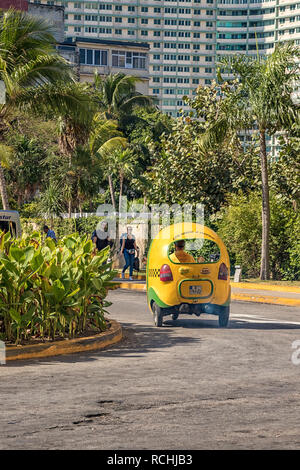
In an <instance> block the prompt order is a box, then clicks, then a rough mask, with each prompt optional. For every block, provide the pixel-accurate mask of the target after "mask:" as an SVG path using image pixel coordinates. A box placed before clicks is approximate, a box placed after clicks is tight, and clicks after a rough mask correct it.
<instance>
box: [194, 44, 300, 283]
mask: <svg viewBox="0 0 300 470" xmlns="http://www.w3.org/2000/svg"><path fill="white" fill-rule="evenodd" d="M299 57H300V52H299V48H297V47H296V46H294V45H292V44H285V45H278V46H277V47H276V49H275V51H274V52H273V53H272V54H271V55H269V56H267V57H266V56H263V57H259V56H258V57H249V56H245V55H240V56H229V57H225V58H223V60H222V61H221V67H222V68H223V69H225V70H226V71H227V72H229V73H231V74H233V75H234V76H235V80H234V81H233V82H232V88H231V91H232V93H231V94H230V93H229V94H228V95H227V96H226V97H225V99H224V106H223V109H222V108H221V112H220V113H219V115H218V116H216V120H215V122H214V123H213V124H212V125H211V127H210V128H208V130H207V132H206V133H205V135H204V136H203V138H202V144H203V145H204V146H205V145H207V144H208V145H209V144H210V145H213V144H214V143H215V142H221V141H225V140H226V139H227V138H228V135H230V133H232V132H236V131H241V130H245V129H246V128H248V129H254V128H255V129H257V131H258V134H259V150H260V161H261V181H262V246H261V270H260V278H261V279H263V280H264V279H269V277H270V268H269V264H270V263H269V232H270V203H269V181H268V156H267V146H266V135H269V136H271V135H273V134H275V133H276V132H278V131H284V130H286V129H288V128H289V127H290V126H291V124H292V122H294V121H295V119H296V118H297V114H299V109H297V106H296V105H295V104H294V103H293V101H292V99H291V94H292V92H293V88H294V86H295V82H296V81H297V80H299V68H298V67H299V66H298V65H297V61H296V59H297V58H299ZM221 93H222V86H221Z"/></svg>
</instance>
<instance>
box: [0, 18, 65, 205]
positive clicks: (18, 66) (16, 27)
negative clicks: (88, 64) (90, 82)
mask: <svg viewBox="0 0 300 470" xmlns="http://www.w3.org/2000/svg"><path fill="white" fill-rule="evenodd" d="M52 33H53V28H52V27H51V26H50V25H49V23H48V22H46V21H44V20H42V19H40V18H37V17H31V16H30V15H27V14H25V13H23V12H19V11H15V10H12V9H11V10H8V11H5V12H3V11H2V12H1V13H0V79H1V80H3V81H4V84H5V88H6V103H5V104H4V105H1V107H0V134H1V133H3V131H4V130H5V129H6V127H7V123H8V122H9V116H10V113H11V112H12V111H13V110H14V109H16V108H21V107H22V106H26V105H30V104H32V98H31V99H30V96H32V90H35V89H37V88H43V87H44V85H45V84H49V83H53V82H57V81H65V80H70V79H71V69H70V67H69V65H68V64H67V62H66V61H65V60H64V59H63V58H62V57H61V56H59V55H58V53H57V52H56V49H55V39H54V37H53V34H52ZM34 105H35V106H37V105H38V103H34ZM0 190H1V195H2V202H3V208H4V209H8V208H9V204H8V198H7V192H6V186H5V180H4V174H3V167H2V165H1V164H0Z"/></svg>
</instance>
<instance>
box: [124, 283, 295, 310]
mask: <svg viewBox="0 0 300 470" xmlns="http://www.w3.org/2000/svg"><path fill="white" fill-rule="evenodd" d="M119 287H120V288H121V289H130V290H139V291H146V284H135V283H134V282H122V283H121V284H120V285H119ZM231 300H242V301H244V302H260V303H264V304H274V305H286V306H290V307H300V299H299V300H298V299H290V298H288V297H269V296H264V295H250V294H233V293H232V294H231Z"/></svg>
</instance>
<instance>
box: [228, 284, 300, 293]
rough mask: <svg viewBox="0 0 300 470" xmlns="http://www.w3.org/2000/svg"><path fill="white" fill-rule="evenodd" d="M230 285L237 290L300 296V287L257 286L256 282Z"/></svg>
mask: <svg viewBox="0 0 300 470" xmlns="http://www.w3.org/2000/svg"><path fill="white" fill-rule="evenodd" d="M230 285H231V287H236V288H237V289H256V290H271V291H277V292H290V293H292V294H298V293H299V294H300V287H296V286H295V287H291V286H276V285H275V284H255V283H254V282H231V283H230Z"/></svg>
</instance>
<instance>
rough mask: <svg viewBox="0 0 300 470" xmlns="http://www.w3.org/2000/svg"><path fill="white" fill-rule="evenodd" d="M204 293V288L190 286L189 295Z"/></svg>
mask: <svg viewBox="0 0 300 470" xmlns="http://www.w3.org/2000/svg"><path fill="white" fill-rule="evenodd" d="M201 292H202V286H190V288H189V293H190V295H199V294H201Z"/></svg>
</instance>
